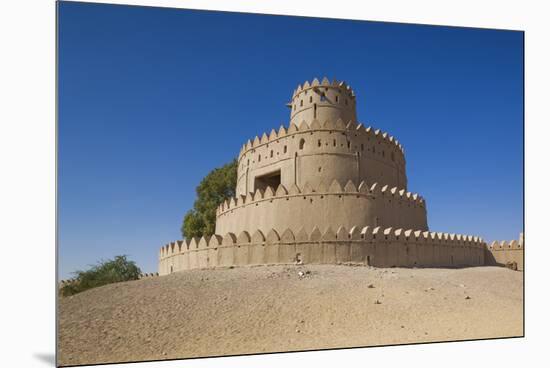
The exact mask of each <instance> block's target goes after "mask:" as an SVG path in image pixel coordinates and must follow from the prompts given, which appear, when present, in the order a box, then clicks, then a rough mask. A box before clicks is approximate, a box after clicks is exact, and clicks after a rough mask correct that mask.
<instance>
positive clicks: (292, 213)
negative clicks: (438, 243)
mask: <svg viewBox="0 0 550 368" xmlns="http://www.w3.org/2000/svg"><path fill="white" fill-rule="evenodd" d="M316 226H317V227H319V228H322V229H326V228H328V227H332V228H333V229H337V228H339V227H340V226H344V227H345V228H347V229H351V228H352V227H354V226H357V227H360V228H363V227H365V226H371V227H372V228H374V227H377V226H380V227H383V228H386V227H390V226H393V227H396V228H405V229H419V230H423V231H425V230H428V223H427V214H426V207H425V202H424V200H423V199H422V198H421V197H420V196H418V195H416V194H411V193H407V192H405V191H404V190H401V191H399V190H397V188H392V189H389V188H388V187H387V186H384V187H382V188H380V187H379V186H378V185H377V184H374V185H372V186H370V187H367V185H366V184H365V183H361V184H360V185H359V188H357V187H355V184H353V182H351V181H349V182H348V183H347V184H346V185H345V186H344V187H342V186H341V185H340V183H338V182H337V181H333V183H332V184H331V185H330V186H329V187H328V188H326V187H324V186H323V185H321V186H318V187H316V188H315V189H313V188H312V187H311V186H309V184H307V183H306V184H305V185H304V186H302V189H299V188H298V187H297V186H295V185H293V186H291V187H290V188H289V189H288V190H287V189H286V188H285V187H284V186H282V185H281V186H279V188H277V190H276V191H274V190H273V189H272V188H269V187H268V188H267V189H266V190H265V191H263V192H262V191H260V190H258V191H257V192H256V193H255V194H252V193H251V194H249V195H248V196H246V197H245V196H242V197H240V198H236V199H231V200H230V201H228V202H226V203H224V204H223V205H222V206H220V208H219V209H218V211H217V217H216V233H218V234H225V233H228V232H234V233H240V232H241V231H247V232H249V233H252V232H253V231H255V230H260V231H262V232H263V233H264V234H265V233H267V232H268V231H269V230H271V229H275V230H276V231H284V230H285V229H290V230H292V231H294V232H297V231H298V230H300V229H301V228H303V229H304V230H305V231H306V232H308V233H309V232H311V231H312V230H313V228H314V227H316Z"/></svg>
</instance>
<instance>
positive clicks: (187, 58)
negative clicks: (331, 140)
mask: <svg viewBox="0 0 550 368" xmlns="http://www.w3.org/2000/svg"><path fill="white" fill-rule="evenodd" d="M325 75H326V76H327V77H329V78H330V79H332V78H337V79H340V80H345V81H347V82H348V83H349V84H351V86H352V87H353V88H354V90H355V92H356V94H357V99H358V100H357V101H358V103H357V105H358V118H359V120H360V121H361V122H363V123H365V125H372V126H375V127H377V128H381V129H382V130H384V131H387V132H389V133H390V134H392V135H394V136H395V137H396V138H397V139H398V140H399V141H400V142H402V144H403V145H404V147H405V152H406V159H407V172H408V179H409V190H411V191H413V192H418V193H420V194H421V195H422V196H424V198H426V200H427V209H428V222H429V226H430V229H431V230H433V231H443V232H449V233H451V232H452V233H463V234H473V235H480V236H482V237H483V238H484V239H485V240H487V241H490V240H495V239H516V238H517V237H518V233H519V232H520V231H522V226H523V34H522V33H521V32H515V31H497V30H478V29H467V28H450V27H434V26H419V25H404V24H390V23H374V22H357V21H342V20H321V19H314V18H300V17H278V16H267V15H251V14H235V13H222V12H201V11H188V10H180V9H160V8H147V7H130V6H114V5H97V4H79V3H61V4H60V6H59V166H58V167H59V181H58V184H59V196H58V199H59V252H60V258H59V259H60V274H61V277H62V278H66V277H69V276H70V273H71V272H73V271H74V270H76V269H79V268H84V267H86V266H87V265H89V264H93V263H95V262H96V261H97V260H99V259H106V258H111V257H113V256H115V255H117V254H128V255H129V256H130V257H131V258H132V259H134V260H136V261H137V263H138V265H139V266H140V267H142V269H143V270H144V271H145V272H153V271H156V270H157V254H158V249H159V247H160V246H161V245H164V244H165V243H167V242H169V241H172V240H176V239H179V238H180V237H181V234H180V230H179V229H180V225H181V221H182V218H183V215H184V213H185V212H186V211H187V210H188V209H189V208H190V207H191V206H192V204H193V201H194V197H195V187H196V186H197V184H198V183H199V182H200V180H201V178H202V177H204V175H206V174H207V173H208V172H209V171H210V170H211V169H213V168H215V167H218V166H220V165H222V164H224V163H226V162H229V161H230V160H231V159H232V158H233V157H235V156H236V155H237V154H238V152H239V149H240V147H241V145H242V143H244V142H245V141H246V140H247V139H249V138H253V137H254V136H255V135H260V134H261V133H263V132H264V131H265V132H269V130H270V129H271V128H273V127H278V126H279V125H280V124H281V123H284V124H285V125H286V124H287V123H288V114H289V112H288V108H286V107H285V103H286V102H288V101H289V99H290V97H291V93H292V91H293V90H294V88H296V86H297V85H298V84H299V83H302V82H304V81H305V80H312V79H313V78H314V77H323V76H325Z"/></svg>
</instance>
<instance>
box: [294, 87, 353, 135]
mask: <svg viewBox="0 0 550 368" xmlns="http://www.w3.org/2000/svg"><path fill="white" fill-rule="evenodd" d="M287 106H288V107H290V124H296V125H297V126H299V125H300V123H301V122H302V121H313V120H318V121H320V122H321V124H322V123H324V122H325V121H327V120H331V121H337V120H338V119H341V120H342V121H343V122H344V123H345V124H347V123H349V122H350V121H352V122H354V123H355V122H356V121H357V114H356V112H355V94H354V93H353V90H352V89H351V88H350V87H349V86H348V85H346V83H345V82H339V81H336V80H333V81H332V82H329V80H328V79H327V78H323V81H322V82H321V83H319V80H318V79H317V78H315V79H314V80H313V82H311V84H309V82H305V83H304V84H303V85H299V86H298V88H297V89H296V90H295V91H294V93H293V94H292V101H291V102H289V103H288V104H287Z"/></svg>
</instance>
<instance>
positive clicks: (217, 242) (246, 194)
mask: <svg viewBox="0 0 550 368" xmlns="http://www.w3.org/2000/svg"><path fill="white" fill-rule="evenodd" d="M287 106H288V107H289V108H290V121H289V125H288V127H287V128H285V127H284V126H281V127H280V128H279V129H278V130H275V129H272V130H271V131H270V132H269V134H268V133H264V134H262V135H261V137H258V136H256V137H255V138H254V139H253V140H249V141H247V142H246V143H245V144H244V145H243V146H242V147H241V149H240V153H239V156H238V169H237V186H236V190H235V193H236V197H234V198H229V199H226V200H225V201H224V202H223V203H222V204H221V205H220V206H219V207H218V208H217V210H216V235H212V236H206V237H202V238H200V239H199V238H193V239H184V240H178V241H174V242H171V243H169V244H166V245H165V246H163V247H161V249H160V252H159V270H158V272H159V274H160V275H166V274H169V273H172V272H177V271H181V270H188V269H197V268H211V267H231V266H244V265H266V264H363V265H370V266H375V267H465V266H481V265H506V264H508V263H510V262H512V263H513V262H515V266H516V269H523V240H522V239H523V237H521V241H520V243H521V245H519V243H517V242H516V241H512V242H510V243H506V242H501V243H493V244H492V245H491V246H490V247H488V246H487V243H486V242H485V241H484V240H483V239H481V238H480V237H478V236H472V235H457V234H449V233H441V232H431V231H429V227H428V220H427V210H426V201H425V199H424V198H423V197H422V196H420V195H419V194H416V193H411V192H409V191H408V189H407V175H406V161H405V151H404V149H403V146H402V145H401V144H400V143H399V141H398V140H397V139H395V138H394V137H393V136H391V135H389V134H388V133H385V132H382V131H380V130H379V129H374V128H372V127H365V126H363V124H361V123H359V122H358V121H357V114H356V96H355V93H354V91H353V90H352V89H351V88H350V86H348V85H347V84H346V83H344V82H339V81H332V82H330V81H329V80H328V79H327V78H323V80H322V81H321V82H319V80H317V79H314V80H313V81H312V82H311V83H310V82H305V83H304V84H303V85H299V86H298V88H297V89H296V90H295V91H294V93H293V94H292V99H291V101H290V102H289V103H288V104H287ZM512 243H513V244H512Z"/></svg>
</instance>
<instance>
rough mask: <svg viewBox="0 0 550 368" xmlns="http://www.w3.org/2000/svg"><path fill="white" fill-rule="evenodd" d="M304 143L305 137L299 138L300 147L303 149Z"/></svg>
mask: <svg viewBox="0 0 550 368" xmlns="http://www.w3.org/2000/svg"><path fill="white" fill-rule="evenodd" d="M304 144H306V141H305V139H303V138H302V139H300V149H304Z"/></svg>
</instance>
